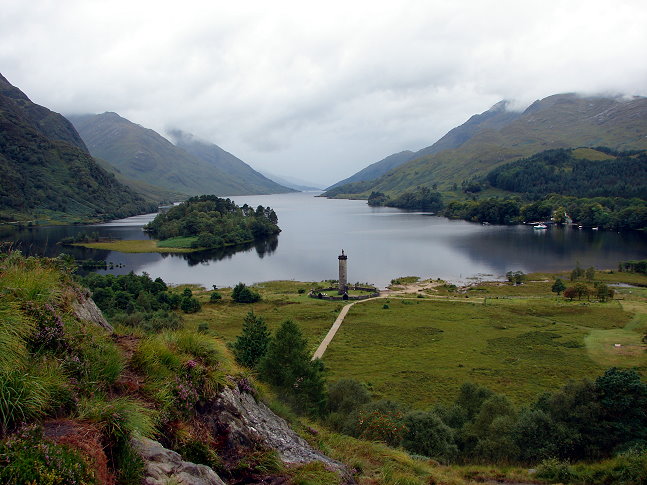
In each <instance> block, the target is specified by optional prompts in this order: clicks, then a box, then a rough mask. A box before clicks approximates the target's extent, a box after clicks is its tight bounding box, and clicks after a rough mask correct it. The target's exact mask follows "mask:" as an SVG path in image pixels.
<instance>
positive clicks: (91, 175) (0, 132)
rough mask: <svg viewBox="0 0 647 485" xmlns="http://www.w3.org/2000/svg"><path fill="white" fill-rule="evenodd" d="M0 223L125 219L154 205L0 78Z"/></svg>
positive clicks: (59, 120)
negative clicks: (97, 161) (104, 167)
mask: <svg viewBox="0 0 647 485" xmlns="http://www.w3.org/2000/svg"><path fill="white" fill-rule="evenodd" d="M0 173H2V179H1V182H0V219H2V220H9V221H13V220H23V221H24V220H34V219H48V220H51V219H56V220H65V221H68V222H71V221H80V220H84V221H87V220H105V219H111V218H118V217H126V216H131V215H135V214H141V213H144V212H150V211H153V210H154V209H155V205H154V204H151V203H150V202H148V201H146V200H144V198H143V197H142V196H140V195H139V194H137V193H135V192H134V191H133V190H131V189H130V188H128V187H126V186H125V185H123V184H122V183H120V182H119V181H118V180H117V178H116V177H115V176H114V175H113V174H111V173H109V172H108V171H106V170H105V169H103V168H102V167H100V166H99V165H98V164H97V163H96V161H95V160H94V159H93V158H92V156H91V155H90V153H88V150H87V148H86V145H85V143H84V142H83V140H82V139H81V137H80V136H79V134H78V133H77V132H76V130H75V129H74V127H73V126H72V124H71V123H70V122H69V121H68V120H67V119H65V118H64V117H63V116H62V115H60V114H58V113H55V112H53V111H51V110H49V109H47V108H45V107H43V106H40V105H37V104H35V103H33V102H32V101H31V100H30V99H29V98H28V97H27V96H26V95H25V94H24V93H23V92H22V91H21V90H20V89H18V88H17V87H15V86H13V85H12V84H10V83H9V81H7V79H6V78H5V77H4V76H2V75H1V74H0Z"/></svg>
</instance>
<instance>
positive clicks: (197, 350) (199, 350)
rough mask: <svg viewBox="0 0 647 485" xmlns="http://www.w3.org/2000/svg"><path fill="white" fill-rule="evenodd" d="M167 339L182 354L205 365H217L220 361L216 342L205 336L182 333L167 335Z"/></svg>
mask: <svg viewBox="0 0 647 485" xmlns="http://www.w3.org/2000/svg"><path fill="white" fill-rule="evenodd" d="M166 338H167V341H168V343H169V344H171V345H174V346H175V347H176V348H177V349H178V350H179V351H180V352H183V353H187V354H191V355H192V356H193V357H197V358H198V359H200V360H201V361H202V362H203V363H204V364H205V365H215V364H217V363H218V362H219V360H220V354H219V352H218V347H217V346H216V344H215V342H214V341H213V340H211V339H210V338H208V337H205V336H204V335H200V334H198V333H195V332H188V331H182V332H173V333H167V334H166Z"/></svg>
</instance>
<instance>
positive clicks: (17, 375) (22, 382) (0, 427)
mask: <svg viewBox="0 0 647 485" xmlns="http://www.w3.org/2000/svg"><path fill="white" fill-rule="evenodd" d="M49 405H50V393H49V392H48V389H47V387H46V385H45V383H44V380H43V379H42V378H39V377H37V376H33V375H31V374H29V373H27V372H26V371H24V370H20V369H14V370H10V371H8V372H3V373H0V431H1V432H2V435H6V434H7V432H8V431H10V430H11V429H13V428H14V427H15V426H16V425H19V424H20V423H22V422H29V421H32V420H34V419H36V418H38V417H40V416H42V415H43V414H45V412H46V411H47V409H48V408H49Z"/></svg>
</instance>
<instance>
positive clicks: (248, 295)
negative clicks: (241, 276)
mask: <svg viewBox="0 0 647 485" xmlns="http://www.w3.org/2000/svg"><path fill="white" fill-rule="evenodd" d="M231 298H232V300H234V301H235V302H236V303H256V302H257V301H260V299H261V295H260V294H259V293H258V292H256V291H254V290H252V289H250V288H248V287H247V286H246V285H245V283H238V284H237V285H236V286H235V287H234V289H233V290H232V292H231Z"/></svg>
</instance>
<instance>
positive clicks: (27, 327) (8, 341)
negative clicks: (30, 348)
mask: <svg viewBox="0 0 647 485" xmlns="http://www.w3.org/2000/svg"><path fill="white" fill-rule="evenodd" d="M16 306H17V305H15V304H14V303H13V302H9V301H7V300H6V299H5V298H3V297H2V295H1V294H0V349H2V352H0V373H2V372H8V371H10V370H12V369H15V368H16V367H22V366H23V365H24V363H25V359H26V358H27V348H26V346H25V339H26V338H27V337H28V336H29V335H30V334H31V332H32V331H33V328H34V325H33V323H32V322H31V321H30V320H29V319H26V318H23V317H22V315H21V314H20V313H19V312H18V310H17V309H16Z"/></svg>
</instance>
